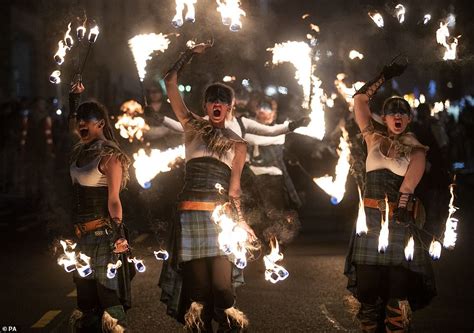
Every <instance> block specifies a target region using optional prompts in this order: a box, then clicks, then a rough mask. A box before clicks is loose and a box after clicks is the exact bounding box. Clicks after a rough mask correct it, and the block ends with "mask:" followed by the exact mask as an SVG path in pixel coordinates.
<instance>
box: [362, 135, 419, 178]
mask: <svg viewBox="0 0 474 333" xmlns="http://www.w3.org/2000/svg"><path fill="white" fill-rule="evenodd" d="M384 139H385V142H384V144H385V143H386V144H388V145H389V146H390V141H391V140H390V139H388V138H387V137H385V136H383V135H380V134H376V133H374V134H372V138H371V140H372V144H371V146H370V148H369V149H368V151H367V159H366V161H365V168H366V170H367V172H369V171H374V170H380V169H388V170H390V171H391V172H393V173H394V174H396V175H399V176H402V177H403V176H405V174H406V172H407V170H408V165H409V164H410V154H407V155H406V156H405V155H401V156H398V157H388V156H387V155H386V154H384V153H383V152H382V149H381V147H380V145H381V143H382V142H383V141H384ZM393 148H394V147H391V149H393ZM389 150H390V148H388V149H387V152H388V151H389Z"/></svg>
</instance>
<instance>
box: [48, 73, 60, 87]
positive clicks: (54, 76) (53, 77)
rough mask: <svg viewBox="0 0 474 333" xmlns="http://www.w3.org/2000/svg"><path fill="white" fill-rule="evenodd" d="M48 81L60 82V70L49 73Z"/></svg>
mask: <svg viewBox="0 0 474 333" xmlns="http://www.w3.org/2000/svg"><path fill="white" fill-rule="evenodd" d="M49 82H51V83H54V84H60V83H61V71H59V70H55V71H53V72H52V73H51V75H50V76H49Z"/></svg>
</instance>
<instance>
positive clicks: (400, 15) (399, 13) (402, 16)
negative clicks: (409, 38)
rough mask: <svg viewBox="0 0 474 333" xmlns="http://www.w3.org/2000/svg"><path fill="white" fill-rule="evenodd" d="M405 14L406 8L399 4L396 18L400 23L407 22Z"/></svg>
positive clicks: (396, 7)
mask: <svg viewBox="0 0 474 333" xmlns="http://www.w3.org/2000/svg"><path fill="white" fill-rule="evenodd" d="M405 13H406V9H405V6H404V5H402V4H400V3H399V4H398V5H396V6H395V16H396V17H397V20H398V22H400V23H403V22H405Z"/></svg>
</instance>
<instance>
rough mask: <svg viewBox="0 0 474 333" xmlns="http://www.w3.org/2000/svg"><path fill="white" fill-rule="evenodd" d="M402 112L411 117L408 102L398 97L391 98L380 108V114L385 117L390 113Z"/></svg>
mask: <svg viewBox="0 0 474 333" xmlns="http://www.w3.org/2000/svg"><path fill="white" fill-rule="evenodd" d="M397 111H402V112H405V113H408V114H410V115H411V107H410V104H408V102H407V101H406V100H405V99H404V98H403V97H400V96H392V97H389V98H387V99H386V100H385V102H384V103H383V107H382V114H383V115H387V114H390V113H397Z"/></svg>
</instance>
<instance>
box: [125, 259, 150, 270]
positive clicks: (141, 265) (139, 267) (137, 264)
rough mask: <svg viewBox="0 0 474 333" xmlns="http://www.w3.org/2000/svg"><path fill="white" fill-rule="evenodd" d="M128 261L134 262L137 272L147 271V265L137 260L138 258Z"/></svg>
mask: <svg viewBox="0 0 474 333" xmlns="http://www.w3.org/2000/svg"><path fill="white" fill-rule="evenodd" d="M127 260H128V262H133V264H134V265H135V269H136V270H137V272H139V273H143V272H144V271H146V266H145V264H144V263H143V260H141V259H137V258H136V257H133V258H127Z"/></svg>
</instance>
